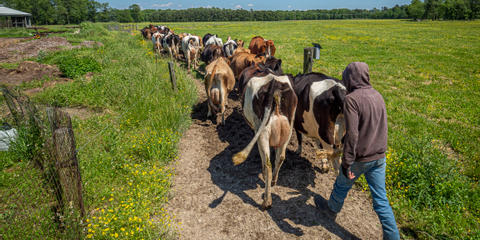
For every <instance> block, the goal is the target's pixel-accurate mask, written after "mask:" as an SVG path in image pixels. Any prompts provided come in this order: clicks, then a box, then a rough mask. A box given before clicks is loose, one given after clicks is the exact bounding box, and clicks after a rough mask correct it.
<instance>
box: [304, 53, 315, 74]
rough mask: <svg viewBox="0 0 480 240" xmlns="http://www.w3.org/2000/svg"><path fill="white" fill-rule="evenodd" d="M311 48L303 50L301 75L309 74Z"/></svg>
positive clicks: (311, 64) (310, 68) (310, 70)
mask: <svg viewBox="0 0 480 240" xmlns="http://www.w3.org/2000/svg"><path fill="white" fill-rule="evenodd" d="M314 51H315V49H314V48H313V47H307V48H304V49H303V74H306V73H311V72H312V66H313V52H314Z"/></svg>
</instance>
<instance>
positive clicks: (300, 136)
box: [295, 129, 302, 155]
mask: <svg viewBox="0 0 480 240" xmlns="http://www.w3.org/2000/svg"><path fill="white" fill-rule="evenodd" d="M295 133H296V135H297V142H298V148H297V151H295V153H296V154H298V155H300V154H301V153H302V133H301V132H300V131H298V130H297V129H295Z"/></svg>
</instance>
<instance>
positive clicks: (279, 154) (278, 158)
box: [272, 141, 290, 187]
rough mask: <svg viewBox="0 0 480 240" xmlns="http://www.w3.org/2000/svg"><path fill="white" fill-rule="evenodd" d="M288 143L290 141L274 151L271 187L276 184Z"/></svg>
mask: <svg viewBox="0 0 480 240" xmlns="http://www.w3.org/2000/svg"><path fill="white" fill-rule="evenodd" d="M289 142H290V141H287V142H286V143H285V144H283V146H280V147H278V148H276V149H275V170H274V171H273V180H272V187H273V186H275V184H277V180H278V172H280V167H282V164H283V162H284V161H285V151H286V150H287V146H288V143H289Z"/></svg>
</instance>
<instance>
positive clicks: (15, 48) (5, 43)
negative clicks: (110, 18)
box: [0, 37, 102, 63]
mask: <svg viewBox="0 0 480 240" xmlns="http://www.w3.org/2000/svg"><path fill="white" fill-rule="evenodd" d="M95 45H97V46H102V43H99V42H94V41H84V42H82V43H81V44H79V45H75V46H73V45H72V44H71V43H70V42H68V41H67V39H66V38H64V37H44V38H43V37H42V38H39V39H31V38H0V47H1V48H0V63H14V62H19V61H21V60H22V59H26V58H31V57H36V56H38V54H39V53H40V52H50V51H58V50H62V49H73V48H81V47H93V46H95Z"/></svg>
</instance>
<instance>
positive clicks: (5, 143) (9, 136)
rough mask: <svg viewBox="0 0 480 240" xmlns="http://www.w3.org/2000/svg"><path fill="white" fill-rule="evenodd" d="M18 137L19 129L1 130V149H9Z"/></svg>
mask: <svg viewBox="0 0 480 240" xmlns="http://www.w3.org/2000/svg"><path fill="white" fill-rule="evenodd" d="M16 139H17V130H16V129H15V128H12V129H10V130H0V151H8V148H9V147H10V144H11V143H12V142H14V141H15V140H16Z"/></svg>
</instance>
